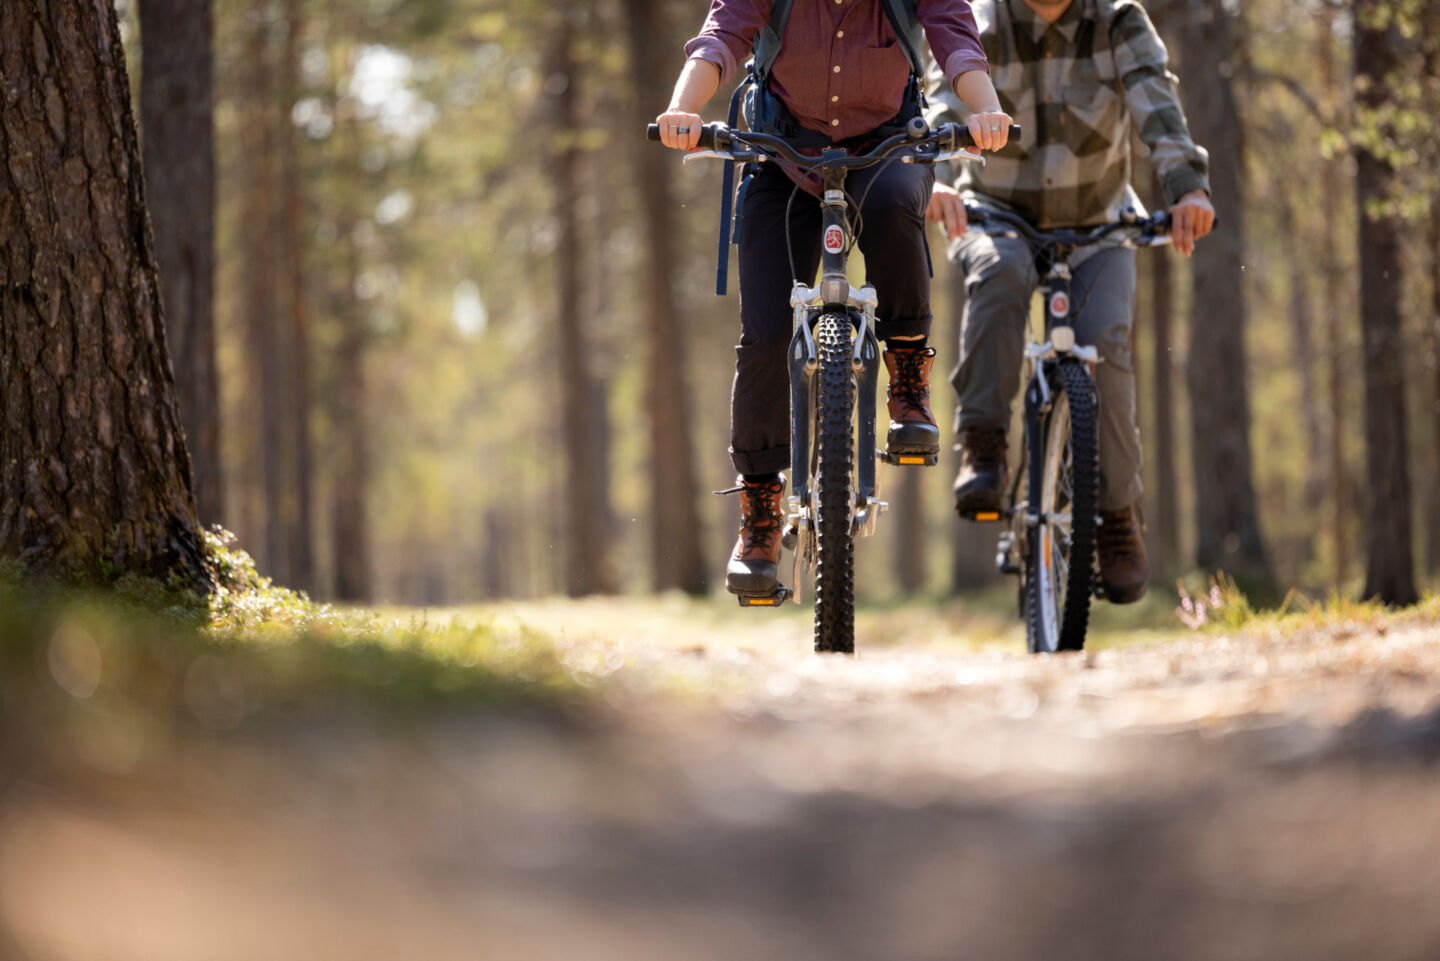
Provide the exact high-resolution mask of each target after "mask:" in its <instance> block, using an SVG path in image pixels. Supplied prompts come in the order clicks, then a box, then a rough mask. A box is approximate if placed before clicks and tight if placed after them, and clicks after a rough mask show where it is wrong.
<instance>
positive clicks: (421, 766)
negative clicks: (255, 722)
mask: <svg viewBox="0 0 1440 961" xmlns="http://www.w3.org/2000/svg"><path fill="white" fill-rule="evenodd" d="M522 616H525V617H529V618H531V619H538V620H542V621H543V620H544V619H545V616H546V615H544V614H543V613H540V612H533V611H532V612H528V614H523V615H522ZM906 616H912V615H906ZM554 617H555V618H557V619H558V620H559V622H561V623H562V624H563V623H564V622H565V621H566V619H567V618H568V619H571V620H570V621H569V623H570V627H569V629H568V636H569V638H570V640H569V644H570V648H569V652H568V653H567V659H571V658H573V659H574V663H575V666H576V669H577V670H588V671H592V672H594V673H595V674H596V675H597V676H599V675H604V676H605V681H604V688H603V689H604V690H605V691H606V692H607V693H606V698H607V701H608V703H609V707H607V708H606V709H605V710H603V711H601V712H600V716H599V717H597V718H590V717H587V718H584V719H580V720H556V719H554V718H540V717H523V716H516V715H514V714H508V715H505V714H493V713H476V714H467V715H464V716H458V717H457V716H452V717H448V718H445V719H442V720H438V721H428V722H424V723H420V722H416V723H414V724H411V725H407V726H406V727H405V729H404V730H396V729H394V727H393V726H391V727H386V728H383V729H382V728H379V727H376V726H374V724H373V723H371V722H366V721H364V720H361V719H356V718H341V719H337V718H329V719H326V720H324V721H316V722H314V723H307V724H297V725H288V726H286V727H285V728H284V729H283V730H271V731H267V732H251V733H249V734H247V735H245V736H244V737H243V738H236V739H232V740H231V741H228V742H226V745H225V746H224V747H223V748H222V749H216V748H215V747H213V746H206V747H205V748H203V749H201V748H196V749H194V751H193V752H192V753H191V754H190V755H189V756H186V757H184V758H183V759H182V760H181V761H180V762H179V763H176V764H174V765H173V766H172V767H171V768H170V770H169V771H168V772H167V773H165V774H164V775H160V774H149V775H146V776H145V777H135V776H131V777H124V778H119V777H114V778H107V779H103V780H100V779H93V778H89V779H85V780H84V781H83V782H80V781H76V780H74V779H63V778H46V777H41V776H33V777H30V778H27V779H25V780H23V781H22V782H21V783H20V784H19V785H18V786H16V787H15V788H14V789H13V790H11V791H10V792H9V793H8V795H6V796H5V797H3V799H0V804H3V807H0V929H3V930H5V931H8V937H9V939H10V943H9V944H8V945H7V944H6V943H4V942H0V956H3V957H10V956H13V957H17V958H30V959H36V961H50V959H56V961H59V959H65V961H70V959H77V961H78V959H91V958H96V959H102V958H103V959H107V961H108V959H117V961H120V959H137V961H138V959H145V961H168V959H172V958H173V959H177V961H180V959H184V961H200V959H231V958H234V959H242V958H243V959H254V958H297V959H298V958H303V959H330V958H335V959H346V961H357V959H371V958H375V959H380V958H416V957H425V958H427V959H450V958H456V959H460V958H540V959H549V958H556V959H561V958H564V959H577V958H578V959H585V961H589V959H609V958H615V959H625V961H648V959H652V958H653V959H722V958H723V959H731V958H746V959H749V958H787V959H810V958H816V959H818V958H828V959H857V961H859V959H867V961H872V959H873V961H882V959H884V961H890V959H937V961H938V959H952V958H961V957H965V958H983V959H992V961H994V959H998V961H1006V959H1029V958H1040V957H1060V958H1066V959H1090V958H1095V959H1100V958H1105V959H1110V961H1114V959H1129V958H1136V959H1140V958H1145V959H1156V958H1160V959H1189V958H1196V959H1199V958H1204V959H1215V958H1219V959H1251V958H1254V959H1261V958H1264V959H1266V961H1273V959H1276V958H1305V959H1329V958H1334V959H1350V958H1366V959H1374V958H1384V959H1390V958H1395V959H1401V958H1404V959H1409V958H1414V959H1422V958H1423V959H1427V961H1432V959H1434V958H1436V957H1440V912H1437V911H1435V910H1434V905H1435V904H1436V903H1437V899H1440V894H1437V892H1440V772H1437V771H1436V768H1435V765H1434V761H1435V759H1436V757H1437V756H1440V632H1437V629H1436V627H1435V626H1434V625H1432V624H1426V623H1410V624H1397V625H1392V626H1391V627H1389V628H1385V627H1383V626H1379V627H1377V625H1375V624H1363V625H1362V624H1357V625H1348V626H1341V627H1332V628H1326V629H1317V630H1311V631H1308V632H1305V633H1301V634H1291V635H1279V634H1276V635H1274V636H1265V635H1263V634H1260V635H1254V634H1251V635H1243V636H1236V637H1216V636H1211V635H1195V636H1192V637H1189V638H1186V639H1182V640H1176V641H1171V642H1167V643H1161V644H1154V645H1141V646H1133V647H1127V648H1122V649H1115V650H1105V651H1099V652H1095V653H1086V654H1081V655H1076V656H1063V657H1056V658H1047V659H1035V658H1029V657H1026V656H1024V655H1020V654H1016V653H1011V652H1006V651H997V650H991V649H984V650H978V651H977V650H974V649H971V648H970V647H968V646H961V645H956V644H954V643H948V644H947V642H946V641H945V637H946V631H947V628H946V626H945V625H944V624H943V623H929V622H926V621H925V620H924V618H923V617H921V618H920V619H919V620H916V621H914V622H905V623H904V624H903V625H900V626H903V627H904V630H903V632H902V633H904V634H906V636H907V637H909V639H910V641H909V642H907V643H905V644H904V646H892V647H883V646H882V645H881V644H880V643H879V642H878V640H877V642H876V643H874V644H872V645H871V646H870V648H868V649H866V650H865V651H864V652H863V655H862V656H861V657H859V658H855V659H843V658H819V657H816V656H813V655H810V654H808V653H806V652H805V647H804V643H803V633H804V631H805V630H806V625H805V623H804V622H803V621H802V620H798V619H795V618H791V619H788V620H787V619H774V620H773V621H770V622H767V623H765V624H764V626H762V627H760V628H757V629H756V631H754V632H751V633H749V634H746V635H744V639H743V640H740V641H737V640H736V639H735V637H736V635H735V632H734V631H733V630H731V629H730V628H729V622H728V621H726V620H717V621H716V622H715V623H711V624H706V623H690V624H677V622H676V621H675V620H674V619H673V618H670V617H668V616H667V615H666V614H665V613H664V612H663V611H661V612H660V613H658V614H656V613H655V612H654V611H653V610H652V609H649V608H647V609H645V610H643V611H637V610H628V609H627V608H625V607H624V605H617V606H615V607H614V608H603V607H592V608H566V609H563V610H561V611H560V612H558V613H556V614H555V615H554ZM619 623H623V624H624V625H626V626H625V627H623V628H621V627H618V626H616V625H617V624H619ZM550 626H554V625H553V624H552V625H550ZM871 630H872V631H873V628H871ZM897 630H898V627H897Z"/></svg>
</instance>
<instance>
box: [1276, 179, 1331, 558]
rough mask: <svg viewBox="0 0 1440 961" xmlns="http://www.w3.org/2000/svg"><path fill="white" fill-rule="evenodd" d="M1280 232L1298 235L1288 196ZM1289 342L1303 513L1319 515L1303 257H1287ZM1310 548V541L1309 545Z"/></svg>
mask: <svg viewBox="0 0 1440 961" xmlns="http://www.w3.org/2000/svg"><path fill="white" fill-rule="evenodd" d="M1280 225H1281V232H1282V233H1283V234H1284V235H1285V236H1287V237H1298V236H1300V233H1299V229H1298V227H1297V226H1296V223H1295V209H1294V205H1293V204H1292V202H1291V199H1290V198H1289V197H1285V198H1283V199H1282V201H1281V210H1280ZM1287 260H1288V262H1289V271H1290V276H1289V287H1290V340H1291V344H1292V345H1293V347H1294V357H1295V366H1296V368H1298V370H1299V373H1300V403H1299V404H1298V405H1297V407H1298V410H1299V413H1300V420H1301V423H1302V424H1303V425H1304V430H1305V477H1304V483H1305V490H1304V494H1305V510H1306V512H1307V513H1309V514H1312V515H1313V514H1316V513H1318V512H1319V510H1320V508H1321V505H1322V503H1323V501H1324V498H1325V451H1326V444H1325V429H1324V426H1323V422H1324V415H1323V413H1322V411H1321V398H1320V387H1319V383H1318V382H1317V379H1316V377H1315V347H1314V340H1313V335H1312V332H1311V325H1312V324H1313V323H1314V315H1313V311H1312V310H1311V307H1310V289H1309V283H1310V281H1309V274H1308V273H1307V271H1306V268H1307V267H1308V266H1309V264H1308V263H1307V262H1306V260H1305V258H1303V257H1289V258H1287ZM1312 547H1313V542H1312Z"/></svg>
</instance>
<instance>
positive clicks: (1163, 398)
mask: <svg viewBox="0 0 1440 961" xmlns="http://www.w3.org/2000/svg"><path fill="white" fill-rule="evenodd" d="M1170 257H1171V254H1170V251H1168V250H1165V249H1161V250H1158V251H1156V252H1155V253H1154V254H1152V255H1151V256H1150V257H1149V258H1147V259H1148V260H1149V261H1150V330H1151V339H1150V369H1151V370H1152V371H1154V373H1152V374H1151V375H1150V377H1151V381H1150V383H1151V388H1150V391H1151V397H1152V398H1153V404H1154V417H1155V439H1154V443H1153V445H1152V447H1151V450H1150V452H1149V454H1150V456H1151V457H1152V458H1154V461H1155V488H1156V489H1155V495H1154V504H1155V518H1154V520H1153V521H1152V522H1150V526H1151V529H1152V530H1154V532H1155V535H1154V536H1155V559H1156V562H1157V565H1158V566H1159V568H1160V569H1161V570H1166V569H1172V568H1174V567H1176V566H1177V565H1179V563H1180V499H1179V489H1180V478H1179V471H1178V470H1177V469H1176V467H1175V436H1176V429H1175V376H1174V363H1175V361H1174V358H1173V356H1172V355H1171V353H1172V349H1173V348H1172V347H1171V343H1172V341H1173V327H1174V322H1175V270H1174V266H1173V263H1172V261H1171V259H1170Z"/></svg>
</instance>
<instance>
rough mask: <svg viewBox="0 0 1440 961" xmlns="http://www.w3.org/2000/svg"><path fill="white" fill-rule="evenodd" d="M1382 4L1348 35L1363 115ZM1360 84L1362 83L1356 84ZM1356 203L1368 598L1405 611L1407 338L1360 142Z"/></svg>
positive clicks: (1364, 4)
mask: <svg viewBox="0 0 1440 961" xmlns="http://www.w3.org/2000/svg"><path fill="white" fill-rule="evenodd" d="M1380 3H1381V0H1357V2H1356V5H1355V9H1356V21H1357V29H1356V30H1355V31H1354V45H1355V74H1356V81H1357V82H1356V85H1355V86H1356V99H1357V101H1358V102H1359V104H1360V105H1361V106H1362V107H1364V108H1365V109H1367V110H1375V109H1378V108H1380V107H1382V106H1383V105H1384V104H1385V103H1386V102H1387V101H1388V100H1389V98H1390V92H1389V83H1388V78H1389V75H1390V73H1391V71H1393V70H1394V69H1395V66H1396V56H1395V47H1394V44H1395V38H1394V37H1393V36H1392V35H1391V32H1390V31H1389V30H1386V29H1376V28H1375V27H1373V26H1371V25H1370V24H1368V23H1367V22H1366V18H1367V16H1370V17H1373V16H1374V14H1375V12H1376V9H1377V8H1378V7H1379V5H1380ZM1362 77H1363V78H1365V82H1363V83H1362V82H1361V78H1362ZM1355 162H1356V175H1355V198H1356V203H1357V207H1358V216H1359V222H1360V231H1359V241H1360V304H1361V311H1360V323H1361V330H1362V333H1363V341H1364V363H1365V462H1366V467H1367V472H1366V480H1367V483H1366V491H1365V501H1366V511H1365V520H1366V523H1365V589H1364V596H1365V597H1366V598H1378V599H1379V600H1381V601H1383V602H1385V603H1386V604H1393V605H1407V604H1413V603H1415V602H1416V600H1418V595H1417V594H1416V592H1415V573H1414V556H1413V554H1412V549H1411V541H1410V529H1411V518H1410V465H1409V453H1410V448H1409V445H1408V443H1407V434H1408V432H1407V430H1406V414H1405V364H1404V358H1405V338H1404V333H1403V331H1402V329H1401V323H1400V289H1401V281H1402V275H1401V264H1400V227H1399V223H1398V220H1397V218H1396V217H1395V216H1393V215H1389V214H1381V215H1375V214H1372V212H1371V211H1370V210H1369V209H1368V208H1369V205H1370V204H1371V202H1373V201H1379V200H1382V199H1384V198H1386V197H1387V196H1388V195H1389V191H1390V188H1391V185H1392V184H1393V182H1394V179H1395V171H1394V168H1392V167H1391V165H1390V164H1389V163H1388V162H1387V161H1386V160H1384V159H1382V158H1381V157H1379V156H1377V155H1376V154H1374V153H1372V152H1371V151H1370V150H1369V149H1366V147H1365V146H1364V145H1363V144H1357V145H1356V148H1355Z"/></svg>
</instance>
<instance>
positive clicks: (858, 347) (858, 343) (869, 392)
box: [850, 289, 880, 504]
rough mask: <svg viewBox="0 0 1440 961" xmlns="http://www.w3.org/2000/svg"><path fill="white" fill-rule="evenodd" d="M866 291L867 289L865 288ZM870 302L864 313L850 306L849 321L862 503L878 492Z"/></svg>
mask: <svg viewBox="0 0 1440 961" xmlns="http://www.w3.org/2000/svg"><path fill="white" fill-rule="evenodd" d="M865 292H866V293H869V290H868V289H867V290H866V291H865ZM872 311H873V305H872V306H871V307H867V308H865V310H864V312H862V311H860V310H856V309H854V308H851V310H850V323H851V324H852V325H853V326H854V327H855V353H854V361H853V363H854V366H855V394H856V396H855V407H856V412H857V413H858V415H859V418H860V435H859V437H858V438H857V440H856V444H855V466H856V477H857V480H858V485H857V486H858V487H859V490H858V491H856V496H857V500H858V502H859V503H861V504H865V503H867V502H868V501H869V500H870V499H871V498H875V497H878V496H879V494H880V488H879V485H878V484H877V483H876V478H875V461H876V455H875V406H876V402H875V398H876V395H877V394H878V392H879V388H878V386H877V383H878V381H879V379H880V341H879V340H877V339H876V337H875V327H874V325H873V324H872V323H870V322H869V318H870V317H873V313H872Z"/></svg>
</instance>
